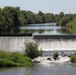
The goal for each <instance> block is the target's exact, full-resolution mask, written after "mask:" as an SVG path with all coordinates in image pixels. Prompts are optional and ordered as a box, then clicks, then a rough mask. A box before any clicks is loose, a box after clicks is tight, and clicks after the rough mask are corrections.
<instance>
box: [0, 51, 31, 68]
mask: <svg viewBox="0 0 76 75" xmlns="http://www.w3.org/2000/svg"><path fill="white" fill-rule="evenodd" d="M31 64H32V62H31V59H30V58H29V57H27V56H25V55H24V54H20V53H16V52H5V51H2V50H0V67H15V66H27V65H31Z"/></svg>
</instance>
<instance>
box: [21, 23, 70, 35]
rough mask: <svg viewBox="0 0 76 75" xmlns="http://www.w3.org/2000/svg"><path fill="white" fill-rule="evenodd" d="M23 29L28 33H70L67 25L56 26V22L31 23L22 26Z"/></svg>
mask: <svg viewBox="0 0 76 75" xmlns="http://www.w3.org/2000/svg"><path fill="white" fill-rule="evenodd" d="M21 30H25V32H27V33H30V32H31V33H33V34H34V35H35V34H38V35H51V34H56V35H57V34H68V33H69V32H68V31H67V30H66V28H65V27H60V26H56V23H44V24H30V25H26V26H23V27H21Z"/></svg>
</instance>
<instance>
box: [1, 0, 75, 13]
mask: <svg viewBox="0 0 76 75" xmlns="http://www.w3.org/2000/svg"><path fill="white" fill-rule="evenodd" d="M5 6H14V7H17V6H19V7H20V9H21V10H27V11H28V10H30V11H32V12H34V13H37V12H38V11H42V12H44V13H54V14H59V13H60V12H64V13H76V0H0V8H3V7H5Z"/></svg>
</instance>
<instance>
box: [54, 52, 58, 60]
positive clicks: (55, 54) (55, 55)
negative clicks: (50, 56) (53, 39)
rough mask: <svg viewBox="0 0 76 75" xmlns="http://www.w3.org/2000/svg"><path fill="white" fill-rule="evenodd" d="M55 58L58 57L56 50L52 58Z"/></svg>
mask: <svg viewBox="0 0 76 75" xmlns="http://www.w3.org/2000/svg"><path fill="white" fill-rule="evenodd" d="M57 58H58V52H55V53H54V59H55V60H57Z"/></svg>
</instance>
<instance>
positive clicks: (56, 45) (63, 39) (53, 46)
mask: <svg viewBox="0 0 76 75" xmlns="http://www.w3.org/2000/svg"><path fill="white" fill-rule="evenodd" d="M25 42H37V43H38V46H39V47H38V48H39V49H42V50H43V51H56V50H59V51H66V50H68V51H72V50H76V35H33V36H0V49H1V50H5V51H13V52H16V51H17V52H23V51H24V43H25Z"/></svg>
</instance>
